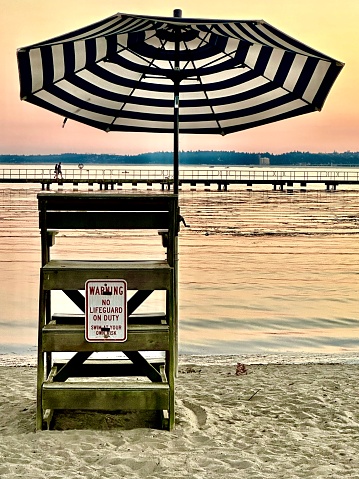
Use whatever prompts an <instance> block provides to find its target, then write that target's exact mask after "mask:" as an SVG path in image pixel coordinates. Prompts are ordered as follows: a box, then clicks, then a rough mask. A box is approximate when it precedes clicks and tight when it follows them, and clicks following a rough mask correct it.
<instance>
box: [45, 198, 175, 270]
mask: <svg viewBox="0 0 359 479" xmlns="http://www.w3.org/2000/svg"><path fill="white" fill-rule="evenodd" d="M37 197H38V207H39V226H40V230H41V250H42V264H43V265H44V264H46V263H47V261H48V260H49V247H50V246H51V245H52V244H53V240H54V234H52V233H53V232H55V231H57V230H62V229H66V230H69V229H71V230H82V229H154V230H161V232H162V233H163V232H164V233H165V237H166V241H165V242H163V245H164V246H165V247H166V248H167V260H168V262H169V263H170V264H171V265H173V264H174V262H175V251H176V248H175V237H176V236H177V235H178V229H179V210H178V196H177V195H174V194H168V193H161V192H158V194H153V193H148V194H146V192H144V193H141V194H137V193H131V194H129V193H122V192H116V193H114V192H103V193H70V192H69V193H51V192H49V193H47V192H43V193H39V194H38V195H37ZM163 238H164V236H163V235H162V240H163Z"/></svg>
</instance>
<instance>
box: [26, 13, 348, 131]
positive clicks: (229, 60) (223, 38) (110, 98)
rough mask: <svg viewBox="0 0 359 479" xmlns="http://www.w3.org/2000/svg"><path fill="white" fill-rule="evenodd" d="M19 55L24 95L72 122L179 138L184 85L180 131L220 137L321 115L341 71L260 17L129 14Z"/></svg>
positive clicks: (120, 15)
mask: <svg viewBox="0 0 359 479" xmlns="http://www.w3.org/2000/svg"><path fill="white" fill-rule="evenodd" d="M17 56H18V65H19V74H20V84H21V98H22V99H23V100H26V101H29V102H31V103H34V104H36V105H38V106H41V107H43V108H46V109H48V110H51V111H53V112H55V113H58V114H59V115H62V116H63V117H65V118H70V119H73V120H76V121H80V122H82V123H86V124H88V125H90V126H93V127H96V128H100V129H102V130H105V131H116V130H117V131H139V132H162V133H163V132H171V133H173V131H174V122H173V118H174V92H175V88H176V85H177V86H178V87H179V100H180V103H179V110H180V117H179V119H180V123H179V131H180V132H181V133H201V134H207V133H218V134H221V135H225V134H227V133H232V132H235V131H239V130H244V129H247V128H252V127H255V126H258V125H264V124H266V123H270V122H274V121H278V120H282V119H284V118H289V117H293V116H296V115H301V114H304V113H308V112H312V111H316V110H321V108H322V106H323V104H324V101H325V99H326V97H327V94H328V92H329V90H330V88H331V87H332V85H333V83H334V81H335V79H336V77H337V75H338V74H339V72H340V70H341V68H342V67H343V64H342V63H341V62H338V61H336V60H334V59H332V58H330V57H328V56H326V55H324V54H322V53H320V52H318V51H316V50H314V49H312V48H310V47H308V46H306V45H304V44H303V43H301V42H299V41H297V40H295V39H294V38H291V37H290V36H288V35H286V34H285V33H283V32H281V31H279V30H277V29H276V28H274V27H273V26H271V25H269V24H268V23H266V22H265V21H262V20H259V21H233V20H228V21H227V20H198V19H197V20H196V19H188V18H187V19H186V18H177V17H168V18H165V17H150V16H138V15H128V14H121V13H119V14H116V15H113V16H112V17H110V18H107V19H105V20H103V21H100V22H98V23H96V24H94V25H90V26H88V27H85V28H82V29H80V30H76V31H74V32H71V33H69V34H66V35H63V36H60V37H57V38H53V39H50V40H48V41H44V42H41V43H38V44H35V45H31V46H28V47H24V48H20V49H19V50H18V52H17ZM176 96H178V93H177V95H176ZM176 101H177V99H176Z"/></svg>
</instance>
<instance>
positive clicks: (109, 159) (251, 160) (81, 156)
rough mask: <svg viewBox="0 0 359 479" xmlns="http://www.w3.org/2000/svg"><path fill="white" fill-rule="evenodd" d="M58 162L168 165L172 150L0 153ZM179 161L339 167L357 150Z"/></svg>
mask: <svg viewBox="0 0 359 479" xmlns="http://www.w3.org/2000/svg"><path fill="white" fill-rule="evenodd" d="M59 161H61V162H62V163H63V164H64V165H66V164H87V165H101V164H107V165H109V164H113V165H133V166H135V165H147V166H148V165H151V166H159V165H164V166H167V165H171V164H172V162H173V153H172V152H169V151H165V152H163V151H161V152H149V153H141V154H138V155H115V154H95V153H86V154H85V153H61V154H47V155H46V154H45V155H39V154H33V155H17V154H14V155H12V154H7V155H0V164H14V165H18V164H27V165H28V164H33V165H35V164H48V163H49V164H54V163H58V162H59ZM180 163H181V164H182V165H186V166H190V165H192V166H201V165H202V166H210V165H215V166H259V165H262V166H267V165H271V166H302V167H303V166H318V167H319V166H321V167H342V166H346V167H348V166H358V167H359V152H352V151H346V152H342V153H337V152H332V153H311V152H300V151H293V152H287V153H281V154H272V153H269V152H255V153H248V152H236V151H181V152H180Z"/></svg>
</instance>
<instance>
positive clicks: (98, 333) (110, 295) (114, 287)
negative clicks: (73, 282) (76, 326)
mask: <svg viewBox="0 0 359 479" xmlns="http://www.w3.org/2000/svg"><path fill="white" fill-rule="evenodd" d="M85 291H86V308H85V311H86V313H85V338H86V341H90V342H111V341H118V342H123V341H126V340H127V283H126V281H125V280H123V279H114V280H108V281H106V280H96V279H94V280H92V279H90V280H88V281H86V286H85Z"/></svg>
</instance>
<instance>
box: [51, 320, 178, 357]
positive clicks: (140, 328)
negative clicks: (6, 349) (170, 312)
mask: <svg viewBox="0 0 359 479" xmlns="http://www.w3.org/2000/svg"><path fill="white" fill-rule="evenodd" d="M169 330H170V328H169V326H168V325H167V324H164V325H162V324H154V325H153V324H131V325H128V329H127V340H126V341H124V342H115V341H111V342H108V343H107V342H98V343H93V342H88V341H86V339H85V326H84V325H81V324H56V322H55V321H50V323H49V324H47V325H46V326H44V328H43V330H42V351H43V352H45V351H48V352H51V351H53V352H66V351H68V352H70V351H94V350H96V351H98V352H106V351H167V350H169V344H170V338H169V336H170V333H169Z"/></svg>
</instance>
